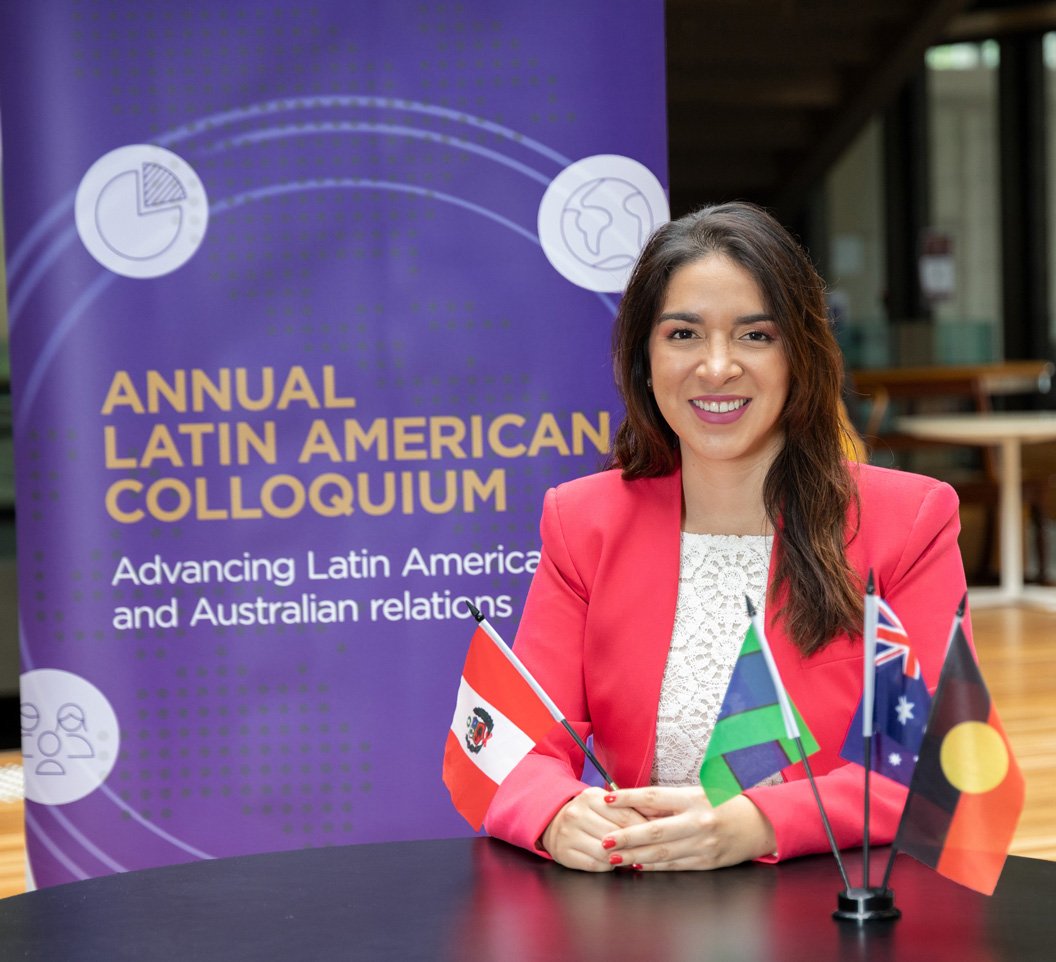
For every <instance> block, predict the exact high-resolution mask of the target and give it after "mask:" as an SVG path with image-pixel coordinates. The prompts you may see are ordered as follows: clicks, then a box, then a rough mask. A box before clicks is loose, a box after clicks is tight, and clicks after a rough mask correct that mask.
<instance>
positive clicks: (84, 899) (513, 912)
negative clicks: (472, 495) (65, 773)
mask: <svg viewBox="0 0 1056 962" xmlns="http://www.w3.org/2000/svg"><path fill="white" fill-rule="evenodd" d="M885 862H886V852H877V853H875V857H874V861H873V868H874V872H875V873H876V874H879V872H880V871H881V870H882V868H883V864H884V863H885ZM859 864H860V860H859V859H858V857H857V856H856V855H850V856H849V857H848V872H849V874H850V877H851V880H852V882H856V881H857V880H858V878H859V869H858V865H859ZM891 885H892V888H893V889H894V892H895V901H896V904H897V906H898V907H899V908H900V909H901V910H902V913H903V915H902V918H901V919H899V920H897V921H894V922H880V923H867V924H858V923H847V922H836V921H835V920H833V918H832V911H833V909H835V907H836V895H837V892H838V891H839V889H840V879H839V875H838V873H837V871H836V867H835V864H834V862H833V860H832V859H831V857H827V856H816V857H811V858H803V859H797V860H793V861H790V862H787V863H784V864H781V865H758V864H749V865H741V866H737V867H735V868H730V869H723V870H721V871H716V872H685V873H636V872H630V871H623V872H619V873H616V874H605V875H590V874H586V873H581V872H572V871H568V870H565V869H562V868H561V867H560V866H557V865H554V864H552V863H547V862H544V861H542V860H541V859H538V858H536V857H534V856H532V855H529V854H528V853H525V852H521V851H520V850H518V849H514V848H511V847H510V846H508V845H505V844H504V843H502V842H497V841H493V840H491V839H483V838H478V839H450V840H443V841H426V842H399V843H388V844H378V845H353V846H346V847H341V848H328V849H309V850H304V851H298V852H283V853H275V854H268V855H253V856H246V857H242V858H229V859H219V860H216V861H212V862H193V863H189V864H186V865H175V866H168V867H165V868H158V869H148V870H144V871H139V872H129V873H127V874H124V875H112V876H107V877H104V878H98V879H90V880H88V881H84V882H74V883H72V884H70V885H61V886H56V887H54V888H50V889H42V890H41V891H38V892H30V893H27V894H25V895H18V896H14V897H12V898H8V899H0V959H4V960H7V959H26V960H49V962H50V960H56V962H59V960H61V962H80V960H94V959H98V960H106V962H116V960H123V959H136V960H151V962H155V960H157V962H166V960H170V959H171V960H179V962H188V960H213V959H222V960H224V962H234V960H240V959H252V960H254V962H267V960H272V959H275V960H279V959H281V960H297V962H308V960H324V959H370V960H387V959H394V960H400V962H410V960H415V959H428V960H446V959H451V960H455V959H457V960H476V959H497V960H502V962H520V960H536V959H547V960H579V959H597V960H604V962H618V960H624V959H633V960H648V962H664V960H676V959H677V960H688V959H694V960H696V959H700V960H723V962H732V960H780V962H800V960H803V962H824V960H826V959H850V960H858V959H861V960H871V962H887V960H891V962H915V960H922V962H923V960H927V962H943V960H947V959H948V960H951V962H952V960H956V962H1005V960H1016V962H1032V960H1042V959H1045V960H1047V959H1051V958H1054V957H1056V862H1044V861H1040V860H1036V859H1025V858H1010V859H1009V861H1008V863H1007V865H1006V867H1005V872H1004V875H1003V876H1002V878H1001V881H1000V883H999V885H998V888H997V891H996V892H995V894H994V895H993V896H992V897H990V898H987V897H985V896H982V895H978V894H976V893H975V892H972V891H969V890H968V889H965V888H962V887H960V886H958V885H955V884H954V883H952V882H949V881H947V880H946V879H944V878H942V877H940V876H938V875H936V874H934V873H933V872H931V871H929V870H928V869H925V868H924V867H923V866H921V865H919V864H917V863H916V862H914V861H913V860H912V859H909V858H907V857H906V856H899V858H898V860H897V861H896V864H895V868H894V871H893V873H892V877H891Z"/></svg>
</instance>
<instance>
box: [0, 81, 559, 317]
mask: <svg viewBox="0 0 1056 962" xmlns="http://www.w3.org/2000/svg"><path fill="white" fill-rule="evenodd" d="M335 106H336V107H368V108H373V109H379V110H394V111H401V112H406V113H413V114H422V115H425V116H428V117H439V118H441V119H443V120H451V121H454V122H455V123H460V124H465V125H467V126H469V127H473V128H476V129H478V130H484V131H487V132H488V133H492V134H495V135H496V136H498V137H501V138H503V139H505V140H509V141H511V142H513V143H515V144H517V145H518V146H521V147H524V148H526V149H527V150H530V151H532V152H534V153H537V154H540V155H541V156H543V157H546V158H548V159H550V160H552V161H554V162H555V163H557V164H560V165H561V166H562V167H567V166H568V165H569V164H570V163H572V159H571V158H570V157H566V156H565V155H564V154H561V153H559V152H558V151H556V150H554V149H553V148H551V147H547V146H546V144H543V143H541V142H539V141H537V140H534V139H532V138H531V137H526V136H525V135H524V134H521V133H519V132H518V131H516V130H513V129H512V128H510V127H505V126H503V125H502V124H497V123H494V122H493V121H490V120H485V119H484V118H483V117H477V116H476V115H474V114H467V113H464V112H462V111H458V110H452V109H451V108H449V107H440V106H437V105H435V104H427V103H423V102H421V101H416V100H399V99H390V98H387V97H372V96H366V95H353V94H345V95H331V94H320V95H316V96H311V97H289V98H283V99H282V100H267V101H263V102H261V103H259V104H251V105H250V106H249V107H240V108H238V109H236V110H228V111H222V112H220V113H216V114H211V115H210V116H208V117H201V118H199V119H198V120H195V121H193V122H192V123H190V124H184V125H183V126H180V127H175V128H173V129H171V130H168V131H165V132H163V133H161V134H159V135H158V136H157V137H154V138H149V137H148V138H147V142H148V143H154V144H157V145H158V146H159V147H169V146H172V145H173V144H179V143H182V142H183V141H184V140H187V139H189V138H192V137H196V136H198V135H199V134H206V133H212V132H213V131H214V130H215V129H216V128H217V127H223V126H226V125H228V124H233V123H238V122H240V121H243V120H248V119H254V118H257V117H266V116H269V115H273V114H278V113H285V112H287V111H296V110H301V109H306V110H316V109H319V108H321V107H323V108H325V107H335ZM74 197H76V191H75V190H74V191H70V192H69V193H68V194H65V195H63V197H62V199H61V200H59V201H57V202H56V204H55V205H54V206H52V207H51V209H50V210H48V211H47V212H46V213H44V214H43V215H42V217H41V219H40V220H38V221H37V223H36V224H35V225H34V226H33V228H32V229H31V230H30V231H29V233H28V234H26V236H25V237H24V238H22V241H21V242H20V243H19V245H18V247H17V248H16V249H15V251H14V252H13V253H12V255H11V257H10V259H9V261H8V268H7V277H8V285H9V286H11V285H12V284H13V282H14V281H15V279H16V278H17V276H18V273H19V271H20V270H21V268H22V264H23V262H24V261H25V260H26V259H27V258H28V257H29V256H30V253H31V250H32V247H33V245H34V244H36V243H37V242H38V240H39V239H40V238H41V237H42V235H43V234H44V233H46V232H47V230H48V229H50V227H51V226H52V225H53V224H54V223H55V222H56V221H57V220H58V219H60V218H61V216H62V214H63V211H64V210H65V209H66V208H67V207H68V206H69V204H70V203H71V201H72V199H73V198H74ZM11 314H12V316H11V318H10V319H9V321H10V325H11V327H14V316H13V315H14V311H12V312H11Z"/></svg>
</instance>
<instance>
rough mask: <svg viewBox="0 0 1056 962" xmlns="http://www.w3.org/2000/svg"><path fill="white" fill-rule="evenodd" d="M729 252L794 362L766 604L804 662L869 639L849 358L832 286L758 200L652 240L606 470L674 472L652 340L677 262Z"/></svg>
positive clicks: (627, 334) (627, 318) (713, 210)
mask: <svg viewBox="0 0 1056 962" xmlns="http://www.w3.org/2000/svg"><path fill="white" fill-rule="evenodd" d="M708 254H722V255H724V256H726V257H728V258H729V259H730V260H732V261H734V262H735V263H736V264H738V265H740V266H741V267H742V268H743V269H744V270H746V271H747V272H748V273H749V274H750V275H751V276H752V277H753V278H754V279H755V282H756V283H757V284H758V285H759V290H760V291H761V292H762V295H763V300H764V302H765V304H766V308H767V311H768V312H769V313H770V314H771V315H772V316H773V318H774V322H775V324H776V326H777V328H778V330H779V331H780V334H781V340H782V343H783V345H784V349H785V352H786V355H787V357H788V367H789V387H788V399H787V401H786V402H785V408H784V411H783V412H782V414H781V419H780V425H781V427H782V428H783V430H784V436H785V443H784V446H783V448H782V449H781V451H780V452H779V454H778V455H777V457H776V458H775V460H774V463H773V464H772V465H771V467H770V470H769V472H768V473H767V476H766V480H765V482H764V486H763V501H764V506H765V508H766V513H767V516H768V517H769V519H770V522H771V524H772V525H773V526H774V530H775V531H776V532H777V533H778V534H777V540H776V543H775V552H776V557H775V562H776V565H775V570H774V580H773V583H772V584H771V585H770V590H769V601H770V602H771V603H773V604H781V605H782V607H781V609H780V610H779V611H778V617H779V618H781V619H783V621H784V626H785V630H786V632H787V633H788V636H789V638H790V639H791V641H792V643H793V644H794V645H795V646H796V647H797V648H798V649H799V650H800V651H801V652H803V653H804V654H805V655H809V654H812V653H813V652H816V651H819V650H821V649H822V648H824V647H825V646H826V645H827V644H828V643H829V642H830V641H832V640H833V639H834V638H835V637H836V636H837V635H839V634H841V633H843V632H846V633H847V634H849V635H851V636H856V635H860V634H861V624H862V608H863V603H862V585H861V584H860V580H859V579H858V577H857V576H856V574H855V573H854V572H853V571H852V570H851V568H850V565H848V563H847V556H846V537H847V521H848V512H849V511H851V510H852V508H853V510H854V512H855V513H854V515H853V517H852V521H853V520H854V518H856V517H857V507H858V505H857V489H856V487H855V485H854V482H853V479H852V478H851V475H850V472H849V470H848V467H847V463H846V460H845V454H844V450H845V449H844V446H843V444H844V441H845V434H846V428H845V427H844V423H843V421H842V419H841V417H840V410H841V408H840V404H841V400H840V392H841V387H842V383H843V360H842V356H841V354H840V349H839V346H838V345H837V343H836V339H835V337H834V336H833V333H832V329H831V327H830V324H829V315H828V310H827V309H826V304H825V285H824V282H823V281H822V280H821V278H820V277H819V276H818V273H817V271H816V270H815V269H814V266H813V264H812V263H811V261H810V258H809V257H808V256H807V254H806V252H805V251H803V249H802V248H801V247H800V246H799V245H798V244H797V243H796V241H795V240H794V239H793V238H792V236H791V235H790V234H789V233H788V231H786V230H785V229H784V227H782V226H781V224H779V223H778V221H777V220H775V219H774V218H773V217H772V216H771V215H770V214H769V213H767V212H766V211H765V210H763V209H762V208H760V207H757V206H755V205H754V204H748V203H742V202H737V203H727V204H718V205H715V206H710V207H704V208H702V209H700V210H698V211H696V212H694V213H692V214H688V215H686V216H685V217H681V218H679V219H678V220H675V221H671V222H670V223H668V224H665V225H664V226H662V227H661V228H659V229H658V230H657V231H656V232H655V233H654V234H653V235H652V237H651V238H650V239H649V241H648V243H647V244H646V245H645V249H644V250H643V251H642V253H641V255H640V257H639V258H638V262H637V264H636V265H635V267H634V270H633V272H632V273H631V278H630V281H629V283H628V286H627V291H626V293H625V294H624V296H623V300H622V302H621V304H620V308H619V312H618V313H617V315H616V326H615V329H614V331H613V365H614V368H615V373H616V384H617V387H618V388H619V391H620V394H621V395H622V396H623V401H624V405H625V407H626V415H625V417H624V420H623V422H622V423H621V424H620V426H619V428H618V429H617V432H616V438H615V441H614V444H613V450H612V454H611V456H610V459H609V466H610V467H613V468H619V469H620V471H621V472H622V475H623V477H624V478H625V479H627V480H632V479H635V478H648V477H658V476H661V475H665V474H670V473H671V472H672V471H674V470H675V469H676V468H677V467H678V465H679V461H680V454H679V447H678V439H677V437H676V436H675V433H674V431H672V430H671V427H670V426H669V425H668V423H667V422H666V421H665V420H664V417H663V415H662V414H661V413H660V409H659V408H658V407H657V404H656V401H655V400H654V398H653V395H652V392H651V391H650V390H649V386H648V384H647V381H648V378H649V336H650V333H651V332H652V330H653V327H654V325H655V324H656V322H657V318H658V317H659V314H660V309H661V306H662V304H663V299H664V294H665V291H666V290H667V284H668V281H669V280H670V278H671V275H672V274H674V272H675V271H677V270H678V269H679V268H680V267H682V266H683V265H685V264H688V263H691V262H692V261H696V260H699V259H700V258H702V257H705V256H707V255H708Z"/></svg>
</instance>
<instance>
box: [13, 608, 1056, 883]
mask: <svg viewBox="0 0 1056 962" xmlns="http://www.w3.org/2000/svg"><path fill="white" fill-rule="evenodd" d="M972 623H973V626H974V629H975V642H976V647H977V649H978V652H979V662H980V664H981V665H982V669H983V675H984V677H985V678H986V682H987V685H988V687H989V689H990V694H991V696H992V697H993V699H994V702H995V704H996V705H997V707H998V711H999V713H1000V715H1001V720H1002V722H1004V726H1005V730H1006V731H1007V732H1008V737H1009V739H1010V740H1011V742H1012V748H1013V750H1014V751H1015V753H1016V757H1017V759H1018V760H1019V764H1020V767H1021V768H1022V769H1023V773H1024V775H1025V776H1026V780H1027V802H1026V808H1025V809H1024V812H1023V817H1022V818H1021V819H1020V823H1019V827H1018V829H1017V831H1016V835H1015V839H1014V840H1013V843H1012V854H1014V855H1027V856H1031V857H1033V858H1044V859H1051V860H1054V861H1056V613H1049V612H1041V611H1035V610H1030V609H1024V608H994V609H990V610H981V611H976V612H974V613H973V614H972ZM17 761H18V755H17V754H16V753H9V754H0V766H3V765H5V764H14V763H16V762H17ZM24 859H25V847H24V839H23V833H22V805H21V803H20V802H18V801H14V802H11V801H8V802H4V801H0V898H2V897H4V896H6V895H14V894H16V893H18V892H21V891H23V890H24V888H25V874H24V868H23V866H24Z"/></svg>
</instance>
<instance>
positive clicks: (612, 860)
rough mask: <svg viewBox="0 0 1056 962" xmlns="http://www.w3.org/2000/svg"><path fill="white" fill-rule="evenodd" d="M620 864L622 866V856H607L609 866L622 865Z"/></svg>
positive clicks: (615, 854)
mask: <svg viewBox="0 0 1056 962" xmlns="http://www.w3.org/2000/svg"><path fill="white" fill-rule="evenodd" d="M622 864H623V856H622V855H621V854H620V853H619V852H615V853H614V854H612V855H610V856H609V865H622Z"/></svg>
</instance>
